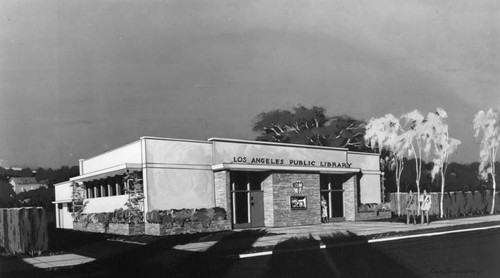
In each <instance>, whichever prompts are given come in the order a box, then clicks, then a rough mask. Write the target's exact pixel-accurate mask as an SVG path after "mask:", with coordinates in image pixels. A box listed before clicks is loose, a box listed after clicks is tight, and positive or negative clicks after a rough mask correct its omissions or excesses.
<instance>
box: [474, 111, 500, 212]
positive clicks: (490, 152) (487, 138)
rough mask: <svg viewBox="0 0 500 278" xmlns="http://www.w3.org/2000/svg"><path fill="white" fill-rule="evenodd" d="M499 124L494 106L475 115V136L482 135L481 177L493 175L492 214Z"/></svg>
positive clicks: (486, 177) (485, 178) (499, 136)
mask: <svg viewBox="0 0 500 278" xmlns="http://www.w3.org/2000/svg"><path fill="white" fill-rule="evenodd" d="M499 126H500V125H499V121H498V111H495V110H493V109H492V108H490V109H489V110H488V111H487V112H484V111H483V110H481V111H479V112H478V113H477V114H476V116H475V117H474V121H473V127H474V130H475V134H474V137H476V138H479V137H481V149H480V151H479V157H480V163H479V174H480V178H481V179H483V180H486V181H487V180H488V177H489V176H490V175H491V178H492V179H493V201H492V205H491V211H490V214H493V212H494V211H495V197H496V174H495V160H496V156H497V151H498V146H499V144H500V135H499V128H500V127H499ZM481 134H482V136H481Z"/></svg>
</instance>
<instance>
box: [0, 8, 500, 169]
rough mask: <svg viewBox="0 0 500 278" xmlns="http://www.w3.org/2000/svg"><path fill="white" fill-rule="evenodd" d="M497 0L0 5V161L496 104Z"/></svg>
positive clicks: (465, 150)
mask: <svg viewBox="0 0 500 278" xmlns="http://www.w3.org/2000/svg"><path fill="white" fill-rule="evenodd" d="M499 3H500V2H498V1H497V0H488V1H481V0H478V1H457V0H450V1H430V0H429V1H422V0H413V1H412V0H407V1H399V0H382V1H372V0H357V1H352V0H346V1H332V0H325V1H319V0H306V1H296V0H290V1H287V0H279V1H275V0H273V1H269V0H267V1H240V0H234V1H214V0H199V1H196V0H183V1H182V0H178V1H159V0H157V1H153V0H145V1H144V0H143V1H139V0H133V1H123V0H121V1H111V0H109V1H65V0H61V1H55V0H48V1H37V0H30V1H27V0H1V1H0V159H3V160H8V161H9V163H10V164H11V165H22V166H42V167H59V166H61V165H76V164H77V160H78V159H79V158H86V157H91V156H93V155H96V154H98V153H101V152H103V151H106V150H109V149H111V148H114V147H118V146H121V145H123V144H126V143H129V142H132V141H135V140H137V139H139V137H141V136H145V135H149V136H161V137H173V138H188V139H203V140H204V139H207V138H209V137H229V138H240V139H253V138H255V134H254V133H253V132H252V131H251V123H252V120H253V119H254V117H255V116H256V115H257V114H259V113H260V112H263V111H268V110H271V109H276V108H283V109H286V108H290V107H292V106H294V105H296V104H298V103H300V104H304V105H307V106H309V105H321V106H324V107H326V108H327V111H328V113H329V114H330V115H338V114H348V115H351V116H354V117H357V118H360V119H364V120H369V119H370V118H371V117H379V116H382V115H384V114H386V113H394V114H396V115H400V114H402V113H404V112H409V111H411V110H413V109H419V110H420V111H422V112H423V113H425V114H426V113H428V112H431V111H434V110H435V109H436V107H443V108H444V109H445V110H446V111H447V112H448V114H449V117H450V118H449V123H450V132H451V135H452V136H453V137H456V138H458V139H460V140H462V142H463V143H462V146H461V147H460V149H459V151H458V154H457V155H456V156H455V160H458V161H460V162H472V161H474V160H476V158H477V157H478V145H477V144H476V143H475V141H474V138H473V130H472V118H473V116H474V114H475V113H476V112H477V111H478V110H479V109H487V108H489V107H497V108H499V107H500V78H499V77H500V59H499V52H500V34H499V30H500V20H499V18H500V17H499V15H500V4H499Z"/></svg>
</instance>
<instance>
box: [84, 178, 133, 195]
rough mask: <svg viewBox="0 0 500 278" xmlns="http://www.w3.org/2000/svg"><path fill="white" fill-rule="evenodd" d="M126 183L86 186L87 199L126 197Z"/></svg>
mask: <svg viewBox="0 0 500 278" xmlns="http://www.w3.org/2000/svg"><path fill="white" fill-rule="evenodd" d="M125 188H126V187H125V183H123V182H122V183H116V184H106V185H104V184H101V185H89V186H86V191H85V195H86V196H85V198H87V199H91V198H100V197H109V196H118V195H125V192H126V191H125Z"/></svg>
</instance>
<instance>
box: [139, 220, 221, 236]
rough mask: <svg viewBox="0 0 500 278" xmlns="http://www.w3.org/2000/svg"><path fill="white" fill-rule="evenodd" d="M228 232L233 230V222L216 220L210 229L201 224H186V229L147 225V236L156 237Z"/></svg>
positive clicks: (154, 224) (174, 226)
mask: <svg viewBox="0 0 500 278" xmlns="http://www.w3.org/2000/svg"><path fill="white" fill-rule="evenodd" d="M227 230H231V222H230V221H229V220H214V221H212V222H210V225H208V227H203V224H202V223H201V222H186V223H185V224H184V227H181V226H180V225H178V224H175V223H174V224H173V225H172V226H171V227H169V226H167V225H164V224H158V223H146V234H147V235H154V236H164V235H179V234H194V233H208V232H219V231H227Z"/></svg>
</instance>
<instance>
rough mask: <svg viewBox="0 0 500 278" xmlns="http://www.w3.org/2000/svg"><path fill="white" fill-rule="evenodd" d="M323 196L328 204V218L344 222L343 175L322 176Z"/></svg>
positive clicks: (321, 189)
mask: <svg viewBox="0 0 500 278" xmlns="http://www.w3.org/2000/svg"><path fill="white" fill-rule="evenodd" d="M320 192H321V196H322V197H323V198H325V200H326V202H327V211H328V218H330V220H333V221H335V220H337V221H339V220H344V190H343V184H342V176H341V175H326V174H321V175H320Z"/></svg>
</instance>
